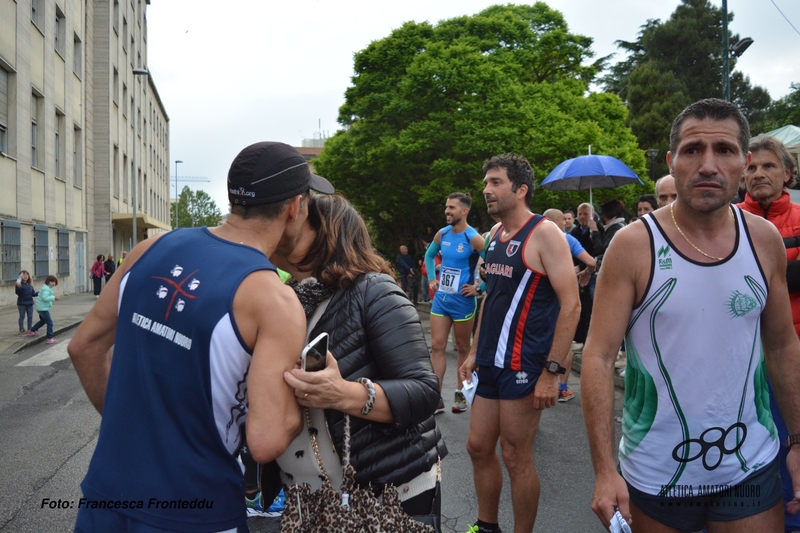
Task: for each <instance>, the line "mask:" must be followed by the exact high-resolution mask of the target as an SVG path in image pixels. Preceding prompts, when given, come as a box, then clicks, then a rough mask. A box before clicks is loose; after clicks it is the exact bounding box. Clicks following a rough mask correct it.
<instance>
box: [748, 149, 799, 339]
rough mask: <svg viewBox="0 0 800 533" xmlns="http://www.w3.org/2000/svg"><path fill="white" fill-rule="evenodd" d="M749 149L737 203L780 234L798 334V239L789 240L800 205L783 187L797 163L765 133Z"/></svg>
mask: <svg viewBox="0 0 800 533" xmlns="http://www.w3.org/2000/svg"><path fill="white" fill-rule="evenodd" d="M750 152H751V153H752V154H753V159H752V161H751V162H750V165H749V166H748V167H747V169H746V171H745V177H744V181H745V186H746V187H747V193H746V194H745V197H744V202H742V203H740V204H737V205H738V206H739V207H741V208H742V209H744V210H745V211H748V212H750V213H753V214H754V215H758V216H760V217H764V218H766V219H767V220H769V221H770V222H772V223H773V224H775V226H776V227H777V228H778V231H779V232H780V234H781V237H783V238H784V242H785V243H786V259H787V261H788V262H789V263H788V266H787V272H786V281H787V283H788V285H789V299H790V300H791V303H792V320H793V321H794V329H795V331H797V334H798V335H799V336H800V261H798V255H800V248H798V247H797V245H798V244H800V242H798V243H794V242H792V241H793V240H794V239H792V237H796V236H800V205H798V204H793V203H792V202H791V200H790V198H789V193H788V192H787V191H786V189H789V188H791V187H794V185H795V183H796V176H797V163H796V162H795V159H794V157H792V155H791V154H790V153H789V151H788V150H787V149H786V147H785V146H784V145H783V143H782V142H780V141H779V140H778V139H776V138H774V137H770V136H768V135H759V136H758V137H756V139H755V140H754V141H753V142H751V143H750ZM798 240H800V239H798Z"/></svg>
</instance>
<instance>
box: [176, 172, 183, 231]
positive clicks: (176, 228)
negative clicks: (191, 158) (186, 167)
mask: <svg viewBox="0 0 800 533" xmlns="http://www.w3.org/2000/svg"><path fill="white" fill-rule="evenodd" d="M178 163H183V161H175V229H178Z"/></svg>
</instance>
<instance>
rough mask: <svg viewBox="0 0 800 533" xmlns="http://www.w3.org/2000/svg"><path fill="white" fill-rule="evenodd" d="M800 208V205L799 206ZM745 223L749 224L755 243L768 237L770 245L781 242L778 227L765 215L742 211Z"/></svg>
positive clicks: (748, 227) (748, 228)
mask: <svg viewBox="0 0 800 533" xmlns="http://www.w3.org/2000/svg"><path fill="white" fill-rule="evenodd" d="M797 207H798V208H799V209H800V206H797ZM741 213H742V216H743V217H744V223H745V224H746V225H747V230H748V231H749V232H750V236H751V237H752V238H753V240H754V241H755V243H756V244H757V243H759V242H760V241H761V240H762V239H766V240H767V241H768V242H769V244H770V245H773V244H775V243H779V242H781V235H780V233H779V232H778V228H777V227H776V226H775V224H773V223H772V222H770V221H769V220H767V219H766V218H764V217H760V216H758V215H754V214H752V213H748V212H747V211H742V212H741Z"/></svg>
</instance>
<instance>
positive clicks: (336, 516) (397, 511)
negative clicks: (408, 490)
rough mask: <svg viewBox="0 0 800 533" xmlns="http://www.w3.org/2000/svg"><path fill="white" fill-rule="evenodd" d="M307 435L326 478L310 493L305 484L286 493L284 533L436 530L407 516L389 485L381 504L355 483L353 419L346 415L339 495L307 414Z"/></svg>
mask: <svg viewBox="0 0 800 533" xmlns="http://www.w3.org/2000/svg"><path fill="white" fill-rule="evenodd" d="M306 422H307V424H308V425H309V429H308V435H309V439H311V447H312V449H313V450H314V455H315V457H316V460H317V461H318V462H319V465H320V468H321V470H322V471H323V473H324V474H325V480H324V481H323V483H322V487H321V488H320V489H318V490H317V491H315V492H311V487H310V486H309V485H308V484H306V483H304V484H302V485H297V484H295V485H293V486H291V487H289V488H288V489H286V491H285V494H286V504H285V506H284V508H283V515H282V517H281V532H282V533H434V528H433V527H431V526H428V525H425V524H423V523H422V522H418V521H416V520H414V519H413V518H411V517H410V516H408V515H407V514H406V513H405V511H403V508H402V506H401V504H400V498H399V497H398V494H397V490H396V489H395V488H394V486H392V485H387V486H386V488H385V489H384V491H383V497H382V501H380V500H379V499H378V497H377V496H375V494H373V493H372V491H371V490H370V489H369V488H360V487H358V486H357V485H356V483H355V478H356V471H355V469H354V468H353V466H352V465H351V464H350V417H349V416H348V415H345V425H344V447H343V454H342V455H343V457H342V464H343V466H344V475H343V481H342V486H341V493H339V492H337V491H336V490H335V489H334V488H333V487H332V486H331V482H330V479H328V476H327V472H326V471H325V469H324V467H323V466H322V461H321V458H320V455H319V446H318V445H317V442H316V440H317V438H316V435H317V431H316V429H315V428H314V427H312V426H311V418H310V416H308V410H306Z"/></svg>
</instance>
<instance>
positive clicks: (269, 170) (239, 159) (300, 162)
mask: <svg viewBox="0 0 800 533" xmlns="http://www.w3.org/2000/svg"><path fill="white" fill-rule="evenodd" d="M309 189H313V190H315V191H317V192H321V193H325V194H333V191H334V189H333V185H331V183H330V182H329V181H328V180H326V179H325V178H323V177H320V176H317V175H316V174H312V173H311V170H310V169H309V167H308V162H307V161H306V158H305V157H303V155H302V154H301V153H300V152H298V151H297V150H295V149H294V148H292V147H291V146H289V145H288V144H284V143H280V142H260V143H256V144H251V145H250V146H248V147H247V148H245V149H244V150H242V151H241V152H239V155H237V156H236V158H235V159H234V160H233V163H232V164H231V168H230V170H229V171H228V199H229V200H230V202H231V205H242V206H249V205H261V204H272V203H276V202H281V201H283V200H286V199H288V198H291V197H292V196H297V195H298V194H302V193H304V192H306V191H307V190H309Z"/></svg>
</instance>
